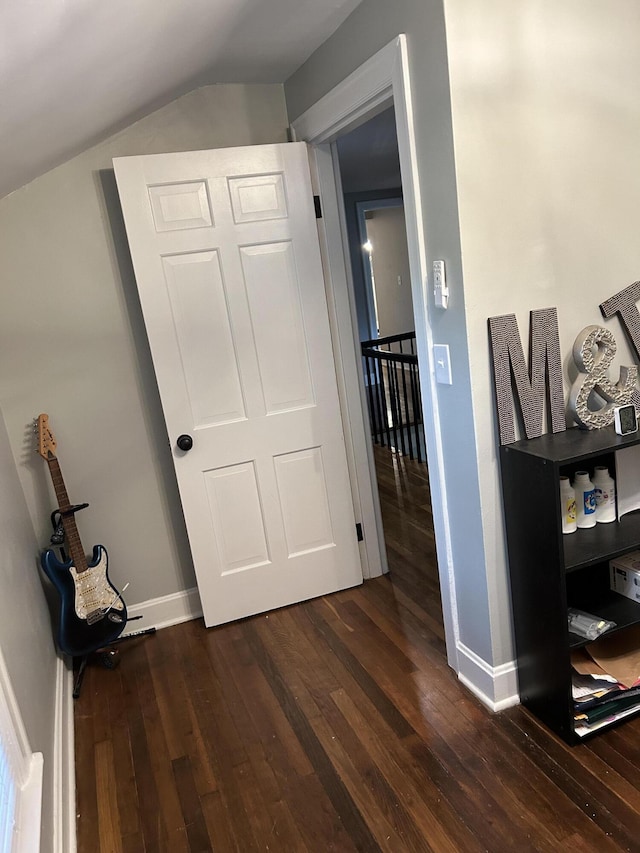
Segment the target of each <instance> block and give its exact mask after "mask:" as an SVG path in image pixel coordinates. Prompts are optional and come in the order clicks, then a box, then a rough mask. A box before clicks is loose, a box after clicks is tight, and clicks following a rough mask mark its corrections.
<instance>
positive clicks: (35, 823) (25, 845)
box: [12, 752, 44, 853]
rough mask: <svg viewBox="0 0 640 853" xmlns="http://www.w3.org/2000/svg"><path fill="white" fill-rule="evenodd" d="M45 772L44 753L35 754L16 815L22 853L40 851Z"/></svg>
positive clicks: (19, 848) (30, 763) (19, 845)
mask: <svg viewBox="0 0 640 853" xmlns="http://www.w3.org/2000/svg"><path fill="white" fill-rule="evenodd" d="M43 770H44V759H43V756H42V753H41V752H34V753H33V754H32V756H31V761H30V762H29V776H28V778H27V781H26V783H25V785H24V787H23V788H22V790H21V791H20V799H19V806H18V814H17V815H16V822H17V827H18V834H17V845H18V847H17V849H18V850H19V851H20V853H38V851H39V850H40V835H41V824H42V778H43ZM14 843H16V842H14ZM12 849H13V848H12Z"/></svg>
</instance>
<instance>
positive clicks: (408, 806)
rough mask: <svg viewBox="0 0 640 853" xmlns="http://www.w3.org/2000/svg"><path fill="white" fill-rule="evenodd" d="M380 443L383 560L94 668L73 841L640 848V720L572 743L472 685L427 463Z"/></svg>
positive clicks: (155, 846) (85, 707) (131, 648)
mask: <svg viewBox="0 0 640 853" xmlns="http://www.w3.org/2000/svg"><path fill="white" fill-rule="evenodd" d="M376 457H377V461H378V471H379V483H380V493H381V498H382V505H383V512H384V518H385V530H386V537H387V546H388V556H389V563H390V567H391V572H390V575H389V576H387V577H384V578H378V579H376V580H371V581H367V582H365V583H364V584H363V585H362V586H360V587H356V588H354V589H351V590H348V591H346V592H342V593H337V594H335V595H332V596H327V597H325V598H321V599H317V600H314V601H309V602H305V603H303V604H298V605H295V606H292V607H288V608H285V609H282V610H279V611H275V612H272V613H269V614H263V615H261V616H256V617H253V618H250V619H246V620H243V621H241V622H237V623H234V624H230V625H226V626H223V627H221V628H215V629H209V630H207V629H205V628H204V626H203V623H202V621H201V620H196V621H193V622H188V623H185V624H182V625H176V626H174V627H172V628H167V629H165V630H163V631H159V632H158V633H157V634H156V635H155V636H151V637H147V638H140V639H135V640H131V641H129V642H127V643H125V644H124V645H123V646H122V650H121V664H120V666H119V667H118V669H116V670H114V671H108V670H104V669H100V668H98V667H89V668H88V669H87V672H86V677H85V681H84V685H83V689H82V694H81V696H80V698H79V699H78V700H77V701H76V706H75V723H76V765H77V812H78V850H79V853H159V851H167V853H183V851H184V853H186V851H190V853H204V852H205V851H220V853H227V851H238V853H251V851H272V853H297V851H301V853H302V851H310V853H324V851H337V852H338V853H351V851H365V853H373V851H378V850H383V851H389V852H390V853H404V851H434V853H460V851H463V853H466V851H469V853H474V851H491V853H506V852H507V851H518V853H523V851H531V852H532V853H533V851H535V853H539V851H554V853H555V851H559V850H568V851H572V853H587V851H600V852H601V853H607V851H620V850H628V851H639V850H640V789H639V786H640V772H639V767H640V720H638V719H636V720H633V721H631V722H629V723H627V724H626V725H624V726H620V727H619V728H617V729H615V730H611V731H607V732H606V733H604V734H603V735H601V736H599V737H596V738H593V739H592V740H590V741H589V742H588V743H585V744H581V745H580V746H578V747H574V748H570V747H567V746H565V745H564V744H563V743H562V742H560V741H559V740H558V739H557V738H556V737H555V736H553V735H552V734H550V733H549V732H548V731H547V730H546V729H544V728H543V727H542V726H540V725H539V724H538V723H537V722H536V721H535V720H534V718H533V717H531V716H530V715H529V714H528V713H527V712H526V711H524V710H523V709H521V708H519V707H518V708H512V709H510V710H508V711H505V712H502V713H500V714H492V713H490V712H489V711H488V710H487V709H486V708H485V707H484V706H483V705H482V704H481V703H480V702H479V701H478V700H477V699H476V698H475V697H474V696H473V695H472V694H471V693H469V691H468V690H466V689H465V688H464V687H463V686H462V685H461V684H460V683H459V681H458V680H457V678H456V676H455V674H454V672H453V671H452V670H451V669H450V668H449V667H448V666H447V663H446V659H445V646H444V637H443V628H442V614H441V609H440V596H439V588H438V578H437V572H436V566H435V556H434V543H433V532H432V528H431V519H430V501H429V491H428V479H427V474H426V468H425V466H423V465H418V464H416V463H410V462H409V461H403V460H402V459H398V458H395V457H392V456H391V455H390V454H389V453H388V451H386V450H384V449H376Z"/></svg>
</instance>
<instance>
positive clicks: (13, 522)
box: [0, 412, 56, 853]
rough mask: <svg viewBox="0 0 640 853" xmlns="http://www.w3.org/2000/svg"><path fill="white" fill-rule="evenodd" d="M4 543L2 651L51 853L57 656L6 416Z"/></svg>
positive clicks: (2, 440) (0, 457)
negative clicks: (35, 770)
mask: <svg viewBox="0 0 640 853" xmlns="http://www.w3.org/2000/svg"><path fill="white" fill-rule="evenodd" d="M29 438H31V437H29ZM0 542H2V561H1V562H0V580H1V582H2V590H3V593H2V595H1V596H0V648H2V654H3V657H4V659H5V663H6V665H7V670H8V673H9V678H10V679H11V686H12V687H13V691H14V693H15V695H16V701H17V703H18V706H19V708H20V712H21V715H22V719H23V722H24V726H25V729H26V731H27V736H28V738H29V743H30V746H31V749H32V750H33V751H34V752H42V753H43V755H44V779H43V782H44V786H43V812H42V842H41V849H42V851H43V853H48V851H49V850H51V849H52V847H51V841H52V836H53V830H52V827H53V731H54V720H55V692H56V655H55V652H54V644H53V635H52V631H51V620H50V618H49V611H48V609H47V606H46V599H45V595H44V592H43V588H42V585H41V576H40V571H39V568H38V560H37V557H38V545H37V542H36V537H35V534H34V531H33V526H32V524H31V519H30V517H29V513H28V511H27V506H26V503H25V499H24V494H23V492H22V488H21V486H20V480H19V479H18V472H17V470H16V466H15V462H14V459H13V454H12V453H11V448H10V447H9V439H8V437H7V432H6V428H5V423H4V419H3V417H2V413H1V412H0Z"/></svg>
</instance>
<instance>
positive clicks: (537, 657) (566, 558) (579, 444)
mask: <svg viewBox="0 0 640 853" xmlns="http://www.w3.org/2000/svg"><path fill="white" fill-rule="evenodd" d="M637 444H640V433H634V434H632V435H627V436H620V435H617V434H616V432H615V430H614V429H613V427H607V428H605V429H600V430H592V431H587V430H581V429H569V430H566V431H565V432H560V433H556V434H548V435H543V436H540V437H539V438H534V439H530V440H523V441H517V442H514V443H513V444H507V445H504V446H502V447H501V448H500V463H501V473H502V491H503V501H504V516H505V525H506V533H507V547H508V553H509V573H510V583H511V599H512V605H513V624H514V631H515V643H516V654H517V664H518V682H519V690H520V699H521V701H522V703H523V704H524V705H525V706H526V707H527V708H529V709H530V710H531V711H532V712H533V713H534V714H535V715H536V716H537V717H538V718H539V719H540V720H542V721H543V722H544V723H545V724H546V725H547V726H549V728H551V729H553V731H555V732H556V733H557V734H558V735H560V736H561V737H562V738H563V739H564V740H566V741H567V742H568V743H570V744H575V743H578V742H581V741H583V740H584V739H585V738H584V737H580V736H578V735H577V734H576V733H575V731H574V726H573V701H572V697H571V664H570V652H571V649H573V648H578V647H580V646H583V645H585V644H586V643H587V641H586V640H584V639H583V638H581V637H579V636H577V635H576V634H572V633H570V632H569V629H568V626H567V608H568V607H577V608H579V609H580V610H586V611H587V612H589V613H594V614H596V615H598V616H600V617H602V618H604V619H610V620H612V621H614V622H616V624H617V628H616V629H614V630H622V629H624V628H625V627H629V626H630V625H634V624H636V623H639V622H640V604H636V603H635V602H634V601H632V600H631V599H628V598H625V597H623V596H621V595H618V594H617V593H614V592H612V591H611V590H610V588H609V560H610V559H611V558H612V557H616V556H619V555H620V554H624V553H627V552H629V551H633V550H635V549H640V512H633V513H629V514H627V515H625V516H623V518H622V519H621V520H620V521H614V522H611V523H610V524H597V525H596V526H595V527H593V528H590V529H587V530H577V531H576V532H575V533H571V534H563V533H562V523H561V515H560V488H559V484H560V480H559V478H560V476H561V475H565V474H567V475H569V476H571V477H572V476H573V473H574V472H575V471H576V470H581V469H583V470H587V471H589V472H590V473H593V469H594V467H595V466H596V465H607V466H608V468H609V470H610V473H611V474H612V475H613V476H615V454H616V452H617V451H618V450H621V449H623V448H627V447H632V446H633V445H637ZM638 713H640V711H638ZM625 719H628V717H626V718H625ZM602 730H603V729H598V730H597V731H596V732H594V733H597V732H598V731H602ZM589 736H591V735H587V737H589Z"/></svg>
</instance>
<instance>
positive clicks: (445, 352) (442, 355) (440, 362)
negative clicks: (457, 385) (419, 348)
mask: <svg viewBox="0 0 640 853" xmlns="http://www.w3.org/2000/svg"><path fill="white" fill-rule="evenodd" d="M433 362H434V364H435V370H436V382H439V383H440V384H441V385H453V379H452V377H451V360H450V359H449V344H434V346H433Z"/></svg>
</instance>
